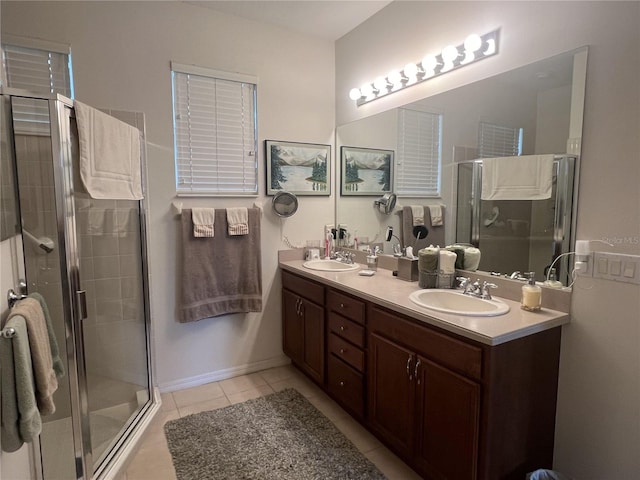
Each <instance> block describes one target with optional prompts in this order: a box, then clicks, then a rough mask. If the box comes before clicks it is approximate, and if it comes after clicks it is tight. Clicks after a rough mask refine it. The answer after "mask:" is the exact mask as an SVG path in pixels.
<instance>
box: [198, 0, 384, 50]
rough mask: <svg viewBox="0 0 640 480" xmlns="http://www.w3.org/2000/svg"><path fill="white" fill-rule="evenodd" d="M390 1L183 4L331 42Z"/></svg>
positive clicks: (209, 1)
mask: <svg viewBox="0 0 640 480" xmlns="http://www.w3.org/2000/svg"><path fill="white" fill-rule="evenodd" d="M391 1H392V0H346V1H335V0H290V1H281V0H258V1H256V0H227V1H218V0H201V1H191V0H188V1H186V3H189V4H192V5H197V6H200V7H205V8H210V9H212V10H217V11H219V12H223V13H227V14H231V15H237V16H239V17H243V18H246V19H249V20H255V21H258V22H264V23H270V24H273V25H277V26H279V27H282V28H286V29H289V30H295V31H297V32H300V33H305V34H307V35H311V36H314V37H319V38H324V39H326V40H332V41H335V40H337V39H339V38H340V37H342V36H344V35H345V34H347V33H349V32H350V31H351V30H353V29H354V28H356V27H357V26H358V25H360V24H361V23H362V22H364V21H365V20H366V19H367V18H369V17H370V16H372V15H373V14H375V13H376V12H378V11H379V10H381V9H383V8H384V7H386V6H387V5H388V4H390V3H391Z"/></svg>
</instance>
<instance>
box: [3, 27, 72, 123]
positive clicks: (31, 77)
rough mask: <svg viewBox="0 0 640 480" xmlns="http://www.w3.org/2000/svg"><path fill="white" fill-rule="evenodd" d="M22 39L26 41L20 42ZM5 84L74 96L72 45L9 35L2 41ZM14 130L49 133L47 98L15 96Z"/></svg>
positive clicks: (38, 91) (39, 91) (34, 91)
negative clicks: (37, 99) (5, 40)
mask: <svg viewBox="0 0 640 480" xmlns="http://www.w3.org/2000/svg"><path fill="white" fill-rule="evenodd" d="M22 41H24V42H26V44H23V43H21V42H22ZM2 59H3V62H2V63H3V66H4V72H3V73H4V78H5V80H6V85H7V86H8V87H11V88H19V89H22V90H27V91H29V92H32V93H44V94H49V93H60V94H62V95H64V96H66V97H69V98H73V80H72V78H73V77H72V69H71V54H70V53H69V47H68V46H66V45H59V44H55V43H53V42H46V41H38V40H31V39H11V38H10V39H9V41H8V42H7V43H4V44H2ZM13 117H14V129H15V133H19V134H31V135H49V131H50V129H49V110H48V107H47V105H46V102H43V101H38V102H34V101H33V100H30V99H22V98H14V100H13Z"/></svg>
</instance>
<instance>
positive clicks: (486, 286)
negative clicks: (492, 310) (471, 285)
mask: <svg viewBox="0 0 640 480" xmlns="http://www.w3.org/2000/svg"><path fill="white" fill-rule="evenodd" d="M492 288H498V286H497V285H496V284H495V283H489V282H482V287H481V288H480V298H484V299H485V300H491V289H492Z"/></svg>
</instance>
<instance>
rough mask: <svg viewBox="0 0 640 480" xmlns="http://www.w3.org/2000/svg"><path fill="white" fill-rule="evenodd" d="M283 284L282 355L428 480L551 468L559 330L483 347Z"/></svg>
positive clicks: (487, 477)
mask: <svg viewBox="0 0 640 480" xmlns="http://www.w3.org/2000/svg"><path fill="white" fill-rule="evenodd" d="M282 284H283V296H282V298H283V343H284V351H285V353H286V354H287V355H288V356H289V357H291V359H292V361H293V363H294V364H295V365H297V366H298V367H299V368H300V369H301V370H302V371H303V372H305V373H306V374H307V375H308V376H309V377H310V378H312V379H313V380H315V381H316V382H317V383H318V384H320V385H322V386H323V388H324V389H325V391H327V392H328V393H329V394H330V395H331V396H332V397H333V398H334V399H335V400H336V401H337V402H338V403H340V404H341V405H342V406H343V407H344V408H345V409H346V410H347V411H348V412H350V413H351V414H352V415H353V416H354V417H355V418H357V419H358V420H359V421H360V422H361V423H362V424H364V425H365V426H366V427H367V428H369V430H371V431H372V432H373V433H375V434H376V436H377V437H378V438H379V439H380V440H382V441H383V442H384V443H385V444H386V445H387V446H389V448H390V449H391V450H393V451H394V452H395V453H396V454H397V455H398V456H399V457H401V458H402V459H404V460H405V461H406V462H407V463H408V464H409V465H410V466H411V467H412V468H414V469H415V470H416V471H417V472H418V473H419V474H420V475H422V476H423V477H424V478H425V479H430V480H511V479H513V480H522V479H523V478H525V476H526V474H527V473H528V472H531V471H534V470H536V469H539V468H551V467H552V460H553V441H554V431H555V412H556V397H557V385H558V366H559V358H560V337H561V328H560V327H555V328H552V329H548V330H544V331H541V332H538V333H532V334H530V335H527V336H525V337H522V338H517V339H514V340H511V341H508V342H504V343H501V344H499V345H494V346H490V345H486V344H484V343H479V342H476V341H473V340H470V339H468V338H465V337H462V336H459V335H456V334H454V333H451V332H448V331H445V330H442V329H440V328H438V327H436V326H432V325H429V324H427V323H425V322H422V321H419V320H416V319H413V318H410V317H408V316H405V315H403V314H399V313H397V312H395V311H393V310H390V309H388V308H386V307H382V306H380V305H378V304H376V303H375V302H372V301H368V300H363V299H362V298H359V297H357V296H356V295H350V294H345V293H343V292H342V291H340V290H338V289H334V288H331V287H325V286H323V285H322V284H320V283H316V282H314V281H311V280H308V279H306V278H304V277H300V276H297V275H294V274H292V273H290V272H287V271H282ZM479 321H491V319H490V318H482V319H480V320H479Z"/></svg>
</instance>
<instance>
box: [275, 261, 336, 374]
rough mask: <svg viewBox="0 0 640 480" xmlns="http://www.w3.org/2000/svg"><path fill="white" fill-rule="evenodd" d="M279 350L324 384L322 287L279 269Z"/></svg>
mask: <svg viewBox="0 0 640 480" xmlns="http://www.w3.org/2000/svg"><path fill="white" fill-rule="evenodd" d="M282 287H283V288H282V317H283V318H282V343H283V345H282V349H283V350H284V353H285V354H286V355H287V356H289V358H291V361H292V362H293V363H294V364H296V365H297V366H298V367H299V368H300V369H301V370H302V371H304V372H305V373H306V374H307V375H309V376H310V377H311V378H312V379H313V380H315V381H316V382H317V383H319V384H324V365H325V353H324V349H325V346H324V345H325V319H324V316H325V315H324V287H323V286H322V285H320V284H318V283H315V282H312V281H311V280H307V279H304V278H301V277H298V276H295V275H292V274H290V273H288V272H282Z"/></svg>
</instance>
